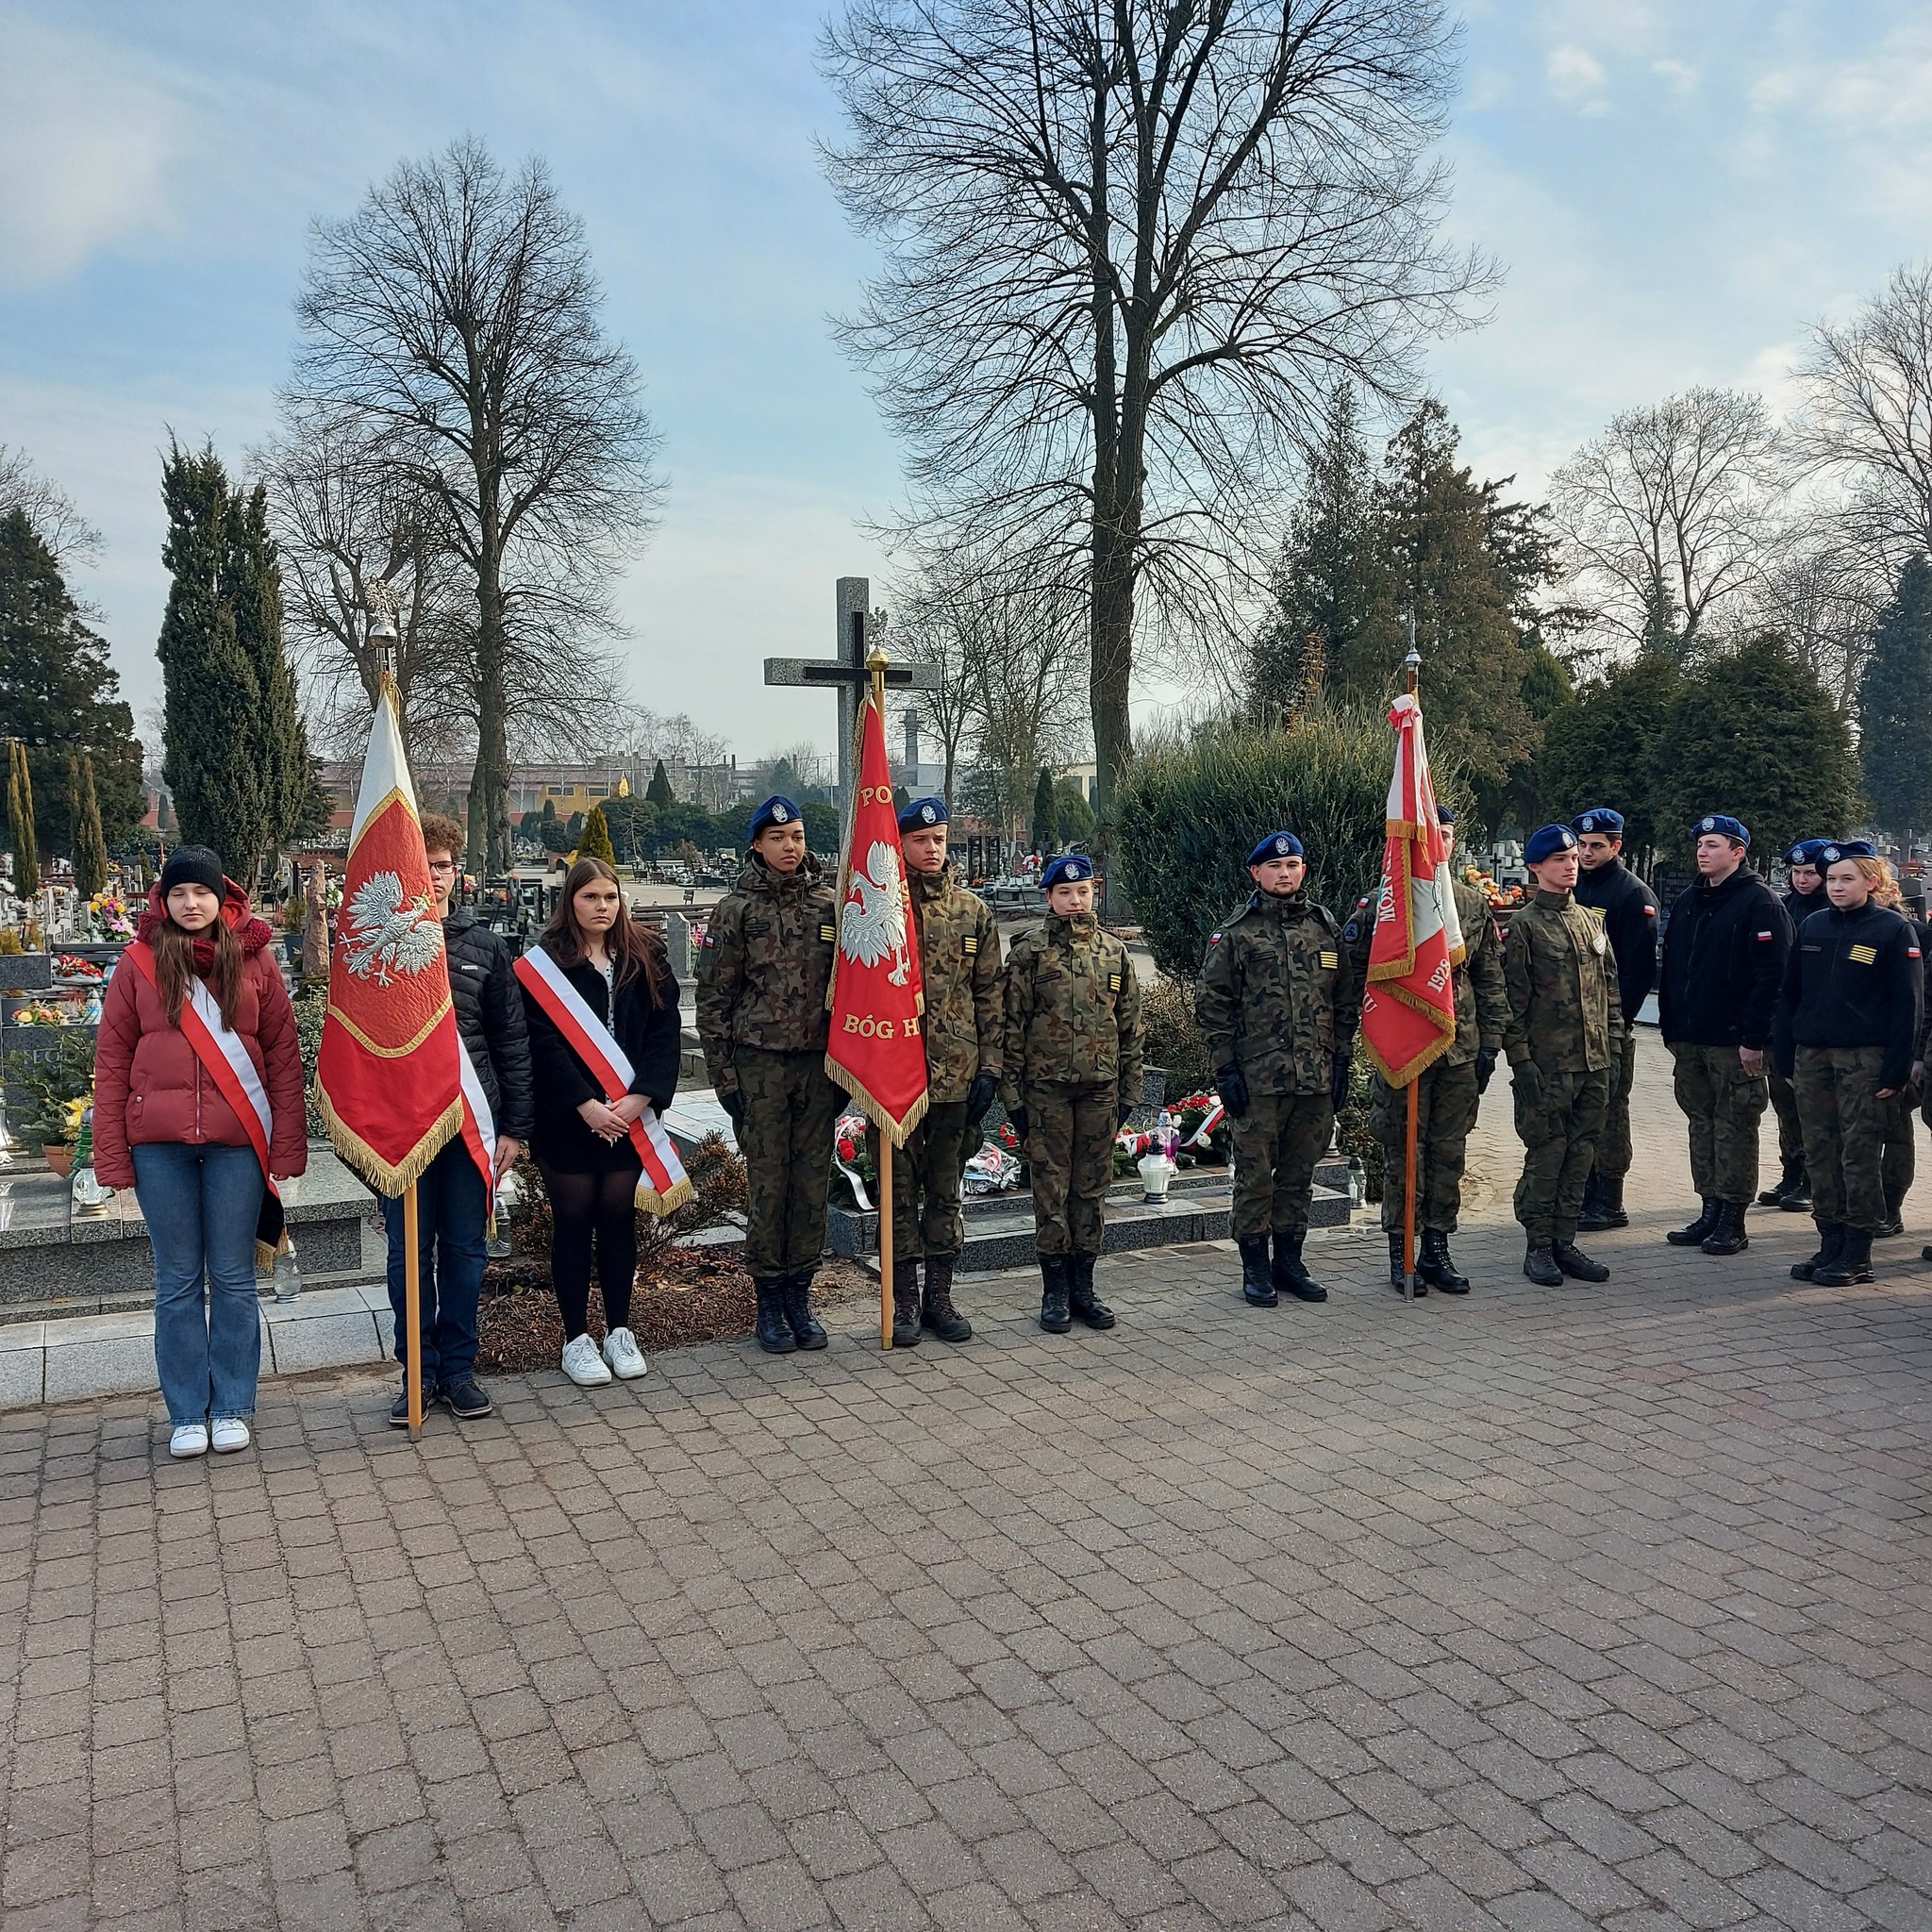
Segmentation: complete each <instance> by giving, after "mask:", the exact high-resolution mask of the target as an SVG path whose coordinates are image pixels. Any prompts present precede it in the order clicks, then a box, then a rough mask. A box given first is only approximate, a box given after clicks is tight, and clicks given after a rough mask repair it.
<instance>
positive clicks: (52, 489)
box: [0, 442, 104, 572]
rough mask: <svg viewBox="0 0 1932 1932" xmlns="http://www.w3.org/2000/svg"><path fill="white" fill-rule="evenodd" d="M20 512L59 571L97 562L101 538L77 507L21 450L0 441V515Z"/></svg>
mask: <svg viewBox="0 0 1932 1932" xmlns="http://www.w3.org/2000/svg"><path fill="white" fill-rule="evenodd" d="M15 509H17V510H20V511H21V512H22V513H23V514H24V515H25V518H26V520H27V522H28V523H30V524H31V525H33V526H34V535H35V536H37V537H38V538H39V539H40V540H41V541H42V543H44V544H45V545H46V546H47V548H48V549H49V550H51V551H52V552H53V553H54V561H55V563H56V564H57V565H58V567H59V569H60V570H62V571H63V572H64V571H67V570H71V569H72V568H73V567H74V566H75V564H78V563H96V562H98V561H99V560H100V555H101V549H102V545H103V542H104V539H103V538H102V536H101V533H100V531H99V530H97V529H96V528H95V527H94V525H92V524H91V523H89V522H88V520H87V519H86V517H84V516H82V515H81V513H80V506H79V505H78V504H77V503H75V500H74V499H73V497H71V496H69V495H68V493H67V492H66V491H64V490H63V489H61V487H60V486H59V484H58V483H56V482H55V481H53V479H52V478H51V477H47V476H43V475H41V473H40V472H39V471H38V470H37V469H35V467H34V463H33V458H31V457H29V456H28V455H27V453H26V452H25V450H24V449H9V448H8V446H7V445H6V444H5V443H4V442H0V516H5V515H6V514H7V512H8V510H15Z"/></svg>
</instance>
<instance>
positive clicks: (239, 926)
mask: <svg viewBox="0 0 1932 1932" xmlns="http://www.w3.org/2000/svg"><path fill="white" fill-rule="evenodd" d="M270 937H271V935H270V932H269V929H268V927H267V926H266V925H265V924H263V923H262V922H261V921H260V920H259V919H257V918H256V917H255V916H254V913H253V911H252V910H251V908H250V907H249V904H248V895H247V893H246V892H244V891H242V888H241V887H240V886H238V885H236V884H235V883H234V882H233V880H231V879H229V878H227V877H225V875H224V874H223V872H222V862H221V860H220V859H219V858H216V856H215V855H214V854H213V853H212V852H210V851H209V850H208V848H207V846H205V845H184V846H183V847H182V848H181V850H180V851H178V852H177V853H175V856H174V857H173V858H171V859H169V860H168V862H167V864H166V866H165V867H164V868H163V869H162V872H161V876H160V879H159V881H158V883H157V885H156V887H155V889H154V891H153V893H152V894H151V895H150V897H149V900H148V905H147V909H146V911H144V912H143V913H142V917H141V924H140V925H139V927H138V929H137V941H136V944H135V945H133V946H130V947H129V948H128V950H127V953H126V955H125V958H123V959H122V962H121V964H120V966H119V967H118V968H117V969H116V971H115V974H114V977H113V979H112V980H111V981H110V982H109V983H108V994H107V998H106V1000H105V1001H104V1002H103V1006H102V1012H101V1035H100V1044H99V1046H98V1048H97V1050H96V1053H95V1058H94V1173H95V1174H96V1175H97V1176H98V1177H99V1179H100V1180H101V1181H102V1182H103V1183H104V1184H105V1185H106V1186H108V1187H110V1188H132V1189H133V1190H134V1191H135V1193H136V1195H137V1197H138V1198H139V1199H140V1202H141V1211H142V1216H143V1218H144V1219H145V1220H146V1222H147V1231H148V1239H149V1240H150V1241H152V1242H153V1244H154V1251H155V1367H156V1369H157V1371H158V1374H159V1376H160V1383H161V1394H162V1396H163V1397H164V1399H165V1400H166V1402H167V1405H168V1420H169V1421H170V1422H171V1423H172V1424H174V1430H175V1433H174V1439H173V1441H172V1442H171V1443H170V1448H171V1450H172V1452H173V1454H175V1456H179V1457H188V1456H200V1455H203V1454H204V1453H205V1452H206V1451H207V1450H208V1446H209V1435H210V1422H212V1435H213V1446H214V1447H215V1448H216V1449H217V1450H231V1449H245V1448H246V1447H247V1446H248V1440H249V1431H248V1422H249V1418H250V1417H252V1416H253V1415H254V1413H255V1389H256V1382H257V1380H258V1376H259V1374H260V1372H261V1316H260V1311H259V1308H258V1304H257V1300H256V1291H255V1253H256V1239H257V1234H258V1224H259V1223H260V1222H262V1221H263V1219H264V1207H265V1204H267V1186H266V1177H265V1176H264V1174H263V1173H262V1157H261V1154H260V1153H258V1141H259V1142H260V1143H261V1144H262V1145H263V1146H265V1148H266V1154H267V1165H268V1171H269V1174H271V1175H273V1176H274V1178H275V1179H276V1180H284V1179H287V1178H288V1177H289V1176H291V1175H292V1174H300V1173H301V1172H302V1170H303V1169H304V1167H306V1166H307V1165H308V1116H307V1111H306V1108H305V1102H304V1082H303V1074H302V1055H301V1051H300V1049H299V1047H298V1046H297V1044H296V1039H295V1015H294V1011H293V1009H292V1008H291V1007H290V1005H289V994H288V989H287V988H286V987H284V985H283V984H282V975H281V972H280V969H279V968H278V967H277V966H276V965H275V960H274V959H273V958H272V957H271V956H270V954H269V952H268V942H269V940H270ZM242 1108H246V1109H248V1112H249V1115H250V1118H249V1119H248V1120H247V1121H244V1120H243V1118H242V1111H241V1109H242ZM251 1129H252V1130H253V1131H251ZM267 1205H268V1215H267V1217H266V1218H268V1219H270V1220H272V1221H273V1222H274V1223H275V1226H276V1228H277V1229H278V1228H279V1211H278V1209H276V1208H274V1207H273V1205H272V1204H267ZM204 1280H205V1281H206V1283H207V1293H206V1296H204V1293H203V1282H204Z"/></svg>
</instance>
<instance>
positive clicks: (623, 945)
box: [543, 858, 671, 1018]
mask: <svg viewBox="0 0 1932 1932" xmlns="http://www.w3.org/2000/svg"><path fill="white" fill-rule="evenodd" d="M592 879H608V881H609V882H610V883H611V884H612V885H613V886H615V887H616V888H617V903H618V913H617V924H615V925H613V926H612V927H611V928H610V930H609V931H608V933H606V934H605V936H604V942H605V944H606V945H608V947H609V948H610V960H611V974H610V990H611V991H612V992H613V993H614V992H615V991H617V989H618V988H619V987H620V986H624V985H626V984H627V983H628V982H629V981H631V980H632V979H635V978H636V977H637V975H638V974H640V973H641V974H643V975H644V989H645V991H647V992H648V993H649V994H650V995H651V1004H652V1005H653V1006H654V1007H661V1006H662V1005H663V1004H664V995H665V993H666V992H667V991H669V990H670V980H671V967H670V963H669V962H668V961H667V960H666V958H664V947H663V943H662V941H659V939H658V936H657V934H656V933H654V932H652V931H650V930H649V929H648V928H647V927H645V926H641V925H640V924H638V923H637V921H636V920H635V919H633V918H631V917H630V909H629V908H628V907H627V906H625V899H624V881H623V880H622V879H620V878H619V877H618V876H617V874H616V871H615V870H614V869H613V868H612V867H611V866H609V865H608V864H607V863H606V862H605V861H604V860H603V859H601V858H580V859H578V860H577V862H576V863H575V865H574V866H572V867H571V869H570V871H569V872H568V873H567V874H564V880H563V896H562V898H560V899H559V900H558V902H557V910H556V911H555V912H553V913H552V914H551V915H550V924H548V925H546V926H545V927H544V928H543V950H544V951H545V952H546V953H548V954H549V955H550V957H551V958H553V959H555V960H556V961H557V963H558V965H559V966H561V967H564V968H565V969H566V970H567V969H568V968H570V967H572V966H580V965H582V964H583V962H584V959H585V958H586V949H585V945H584V931H583V928H582V927H581V926H580V925H578V924H577V914H576V904H577V894H578V893H579V892H581V891H583V889H584V888H585V887H586V886H588V885H589V884H590V883H591V880H592ZM612 1017H613V1018H614V1017H615V1015H613V1016H612Z"/></svg>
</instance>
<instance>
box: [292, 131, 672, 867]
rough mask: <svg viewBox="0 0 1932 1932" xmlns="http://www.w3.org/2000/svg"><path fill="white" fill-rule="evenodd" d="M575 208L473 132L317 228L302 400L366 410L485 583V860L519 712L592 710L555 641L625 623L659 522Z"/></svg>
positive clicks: (535, 717)
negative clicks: (639, 553)
mask: <svg viewBox="0 0 1932 1932" xmlns="http://www.w3.org/2000/svg"><path fill="white" fill-rule="evenodd" d="M601 304H602V291H600V289H599V288H598V285H597V281H596V277H595V276H594V275H593V274H592V272H591V260H590V253H589V250H588V248H587V247H586V245H585V242H584V234H583V225H582V223H581V222H580V221H579V220H578V219H577V217H575V215H573V214H572V213H570V212H569V210H568V209H566V208H564V207H563V205H562V203H561V201H560V200H559V199H558V193H557V190H556V188H555V186H554V184H553V183H552V181H551V179H550V176H549V174H548V172H547V171H546V170H545V168H544V166H543V164H542V163H541V161H540V160H536V159H532V160H529V161H526V162H525V164H524V165H523V166H522V168H521V169H519V170H518V172H517V173H516V175H514V176H510V175H506V174H505V173H504V171H503V169H502V168H501V167H500V166H499V165H498V163H497V162H496V161H495V159H494V158H492V157H491V154H490V153H489V151H488V150H487V149H486V148H485V147H484V146H483V145H482V143H481V142H476V141H475V140H471V139H465V140H463V141H460V142H457V143H455V144H454V145H453V146H452V147H450V148H449V149H448V150H447V151H446V152H445V153H443V154H441V155H440V156H437V157H435V158H432V159H430V160H427V161H406V162H404V163H402V164H401V165H400V166H399V167H398V168H397V169H396V170H395V172H394V173H393V174H391V175H390V177H389V178H388V179H387V180H386V181H383V182H381V183H379V184H378V185H377V186H376V187H375V188H374V189H372V190H371V191H370V192H369V194H368V195H367V197H366V198H365V199H364V201H363V204H362V206H361V208H359V209H358V211H357V212H356V213H355V214H354V215H353V216H352V217H350V218H349V219H348V220H346V221H341V222H318V223H317V224H316V225H315V227H314V230H313V234H312V238H311V242H310V249H309V258H308V266H307V269H306V271H305V274H304V278H303V286H302V291H301V293H300V295H299V296H298V298H297V301H296V305H295V307H296V315H297V319H298V321H299V322H300V324H301V327H302V331H303V341H302V343H301V346H300V348H299V350H298V352H297V357H296V363H295V369H294V372H293V375H292V376H291V381H290V385H289V389H288V391H287V401H288V405H289V407H290V408H296V409H300V408H323V409H326V410H328V411H331V412H333V411H342V412H347V413H351V414H353V415H355V416H358V417H359V418H360V419H361V421H362V423H363V425H365V427H366V429H367V431H368V432H369V434H370V435H371V437H372V439H373V440H374V441H375V442H376V444H377V445H378V447H379V448H380V450H381V454H382V460H383V463H384V465H385V467H386V468H387V470H388V471H389V473H390V475H391V476H393V477H394V478H395V479H397V481H398V482H401V483H407V484H408V485H409V486H411V487H412V488H413V489H414V490H415V491H418V492H419V493H420V495H421V496H422V497H423V498H424V499H425V500H426V501H428V502H430V503H433V504H434V505H435V506H436V508H437V510H438V512H439V530H440V535H441V538H442V540H443V541H445V542H447V543H448V544H449V545H451V546H452V548H453V549H454V550H455V552H456V554H457V556H458V558H460V559H461V561H462V565H463V568H464V571H465V573H466V575H467V577H468V580H469V582H470V584H471V586H472V591H473V595H474V598H475V611H474V625H475V639H474V646H473V654H474V687H475V724H476V746H475V774H474V776H473V778H472V781H471V793H470V838H471V850H472V854H473V856H474V857H475V859H476V861H477V862H478V863H479V864H482V865H484V866H486V867H487V868H488V869H490V870H491V871H496V870H500V869H501V868H502V867H503V865H504V864H505V863H506V862H507V860H508V853H509V809H508V766H509V759H510V740H511V732H512V727H513V724H516V722H517V719H518V712H519V705H518V701H517V694H518V692H519V691H520V690H522V691H525V692H526V693H527V692H529V691H531V689H532V688H531V687H530V685H529V683H528V681H529V680H530V679H532V678H533V677H534V678H536V679H537V680H538V684H537V686H536V687H535V691H536V692H537V693H538V694H535V695H527V696H526V697H525V703H524V705H523V715H524V722H525V724H527V725H529V726H531V727H533V728H534V727H536V726H538V725H539V724H541V726H542V727H543V728H554V727H555V726H556V725H558V724H559V723H561V722H562V721H563V719H564V718H565V717H566V716H567V715H568V714H569V713H572V712H575V714H577V715H578V716H581V715H582V713H583V711H584V709H585V708H586V706H585V699H586V693H584V692H582V691H577V692H575V693H573V692H572V691H570V690H569V689H568V686H569V684H570V682H571V680H570V679H569V678H568V677H565V678H564V679H563V680H562V683H563V685H564V687H565V688H564V689H562V690H560V691H559V690H558V689H556V686H557V684H558V669H559V665H560V663H561V662H562V661H564V656H565V654H564V652H563V651H562V650H561V648H560V647H561V646H562V645H564V644H567V643H569V642H571V641H578V640H585V639H590V640H596V639H599V638H602V637H605V636H608V635H609V634H610V633H611V631H612V629H613V620H612V617H611V613H610V607H609V601H608V590H609V585H610V582H611V579H612V576H613V575H614V573H615V571H616V570H617V568H618V567H619V564H620V562H621V560H622V559H623V558H625V556H626V555H627V554H628V553H629V552H630V551H631V550H632V549H633V548H634V547H635V546H636V544H637V543H638V542H639V541H641V538H642V537H643V536H644V534H645V533H646V531H647V530H648V528H649V526H650V520H651V515H652V512H653V509H654V508H655V504H656V500H657V491H656V485H655V483H654V480H653V475H652V470H651V459H652V456H653V454H654V451H655V448H656V438H655V435H654V433H653V431H652V429H651V426H650V424H649V421H648V419H647V418H646V417H645V415H644V413H643V410H642V408H641V406H640V404H639V400H638V397H639V385H638V375H637V370H636V366H635V364H634V363H633V362H632V360H631V358H630V356H629V355H628V353H627V352H626V351H625V349H624V348H623V347H622V346H621V345H619V344H618V343H616V342H614V341H610V340H609V339H608V337H607V336H606V335H605V334H604V332H603V327H602V323H601V318H600V314H599V310H600V308H601Z"/></svg>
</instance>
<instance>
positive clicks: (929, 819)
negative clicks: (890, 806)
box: [899, 798, 946, 832]
mask: <svg viewBox="0 0 1932 1932" xmlns="http://www.w3.org/2000/svg"><path fill="white" fill-rule="evenodd" d="M945 822H946V801H945V800H944V799H943V798H915V799H914V800H913V801H912V803H911V804H910V805H908V807H907V808H906V809H905V810H904V811H902V812H901V813H900V814H899V829H900V830H901V831H902V832H924V831H926V830H928V829H929V828H930V827H932V826H934V825H942V824H945Z"/></svg>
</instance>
